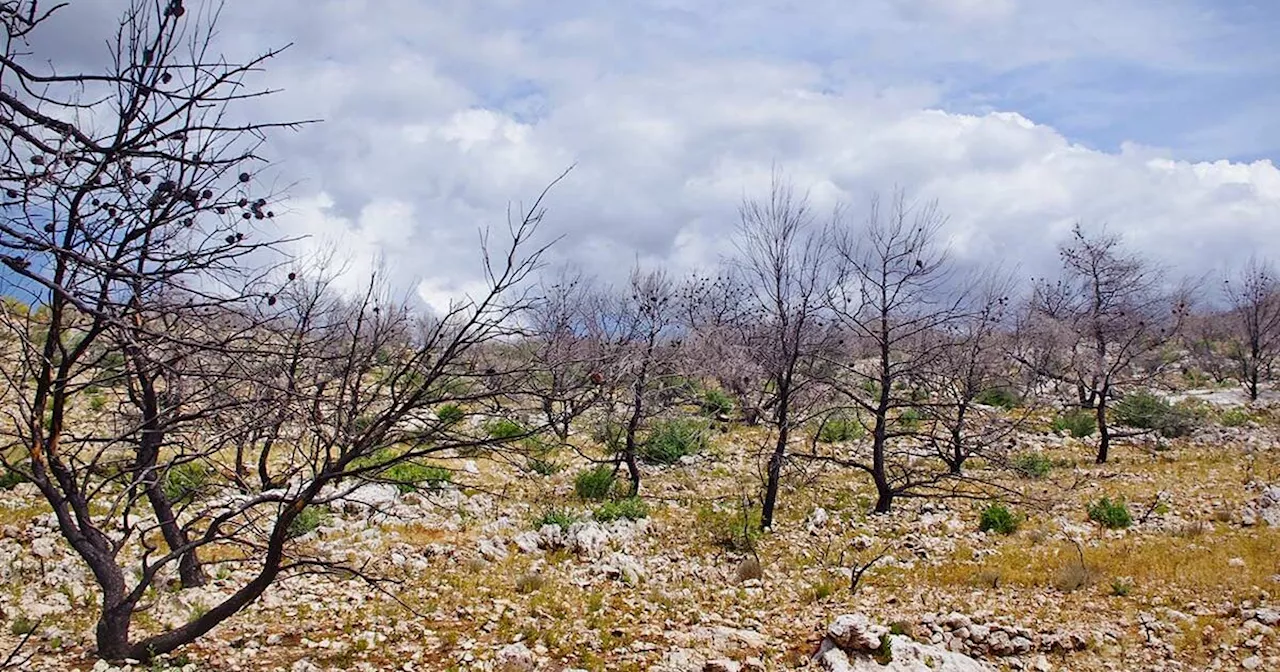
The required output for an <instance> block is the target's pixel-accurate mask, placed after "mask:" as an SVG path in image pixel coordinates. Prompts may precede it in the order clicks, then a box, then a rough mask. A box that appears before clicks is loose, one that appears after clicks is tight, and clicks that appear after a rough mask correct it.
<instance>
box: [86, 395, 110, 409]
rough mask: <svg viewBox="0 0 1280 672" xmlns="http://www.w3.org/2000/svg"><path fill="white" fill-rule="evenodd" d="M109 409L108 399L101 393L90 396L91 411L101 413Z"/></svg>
mask: <svg viewBox="0 0 1280 672" xmlns="http://www.w3.org/2000/svg"><path fill="white" fill-rule="evenodd" d="M106 407H107V397H106V396H105V395H103V394H102V393H100V392H95V393H93V394H90V395H89V410H91V411H94V412H100V411H102V410H103V409H105V408H106Z"/></svg>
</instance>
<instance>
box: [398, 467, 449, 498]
mask: <svg viewBox="0 0 1280 672" xmlns="http://www.w3.org/2000/svg"><path fill="white" fill-rule="evenodd" d="M381 478H382V479H384V480H386V481H388V482H390V483H392V484H393V485H395V486H396V488H397V489H398V490H400V492H416V491H418V490H422V489H428V490H438V489H440V488H442V487H444V486H445V485H447V484H449V483H452V482H453V472H452V471H450V470H448V469H446V468H444V467H441V466H437V465H433V464H423V463H420V462H397V463H395V464H393V465H392V466H391V467H390V468H388V469H387V470H386V471H383V472H382V475H381Z"/></svg>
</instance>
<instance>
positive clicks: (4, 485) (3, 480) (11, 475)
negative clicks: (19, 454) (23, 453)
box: [0, 467, 28, 490]
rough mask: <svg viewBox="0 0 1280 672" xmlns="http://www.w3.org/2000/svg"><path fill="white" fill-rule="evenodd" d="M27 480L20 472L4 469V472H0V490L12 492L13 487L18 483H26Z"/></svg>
mask: <svg viewBox="0 0 1280 672" xmlns="http://www.w3.org/2000/svg"><path fill="white" fill-rule="evenodd" d="M27 480H28V479H27V477H26V476H24V475H22V472H20V471H18V470H16V469H10V468H7V467H5V468H4V471H3V472H0V490H12V489H13V488H14V486H16V485H18V484H19V483H26V482H27Z"/></svg>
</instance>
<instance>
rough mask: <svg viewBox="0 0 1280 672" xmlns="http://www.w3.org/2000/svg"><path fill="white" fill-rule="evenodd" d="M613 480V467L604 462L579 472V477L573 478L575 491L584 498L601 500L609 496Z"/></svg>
mask: <svg viewBox="0 0 1280 672" xmlns="http://www.w3.org/2000/svg"><path fill="white" fill-rule="evenodd" d="M613 481H614V470H613V467H612V466H611V465H608V464H602V465H600V466H598V467H594V468H592V469H588V470H586V471H584V472H582V473H580V474H578V477H577V478H575V479H573V491H574V492H576V493H578V497H580V498H582V499H586V500H590V501H595V502H600V501H604V500H605V499H607V498H608V497H609V492H610V491H611V490H613Z"/></svg>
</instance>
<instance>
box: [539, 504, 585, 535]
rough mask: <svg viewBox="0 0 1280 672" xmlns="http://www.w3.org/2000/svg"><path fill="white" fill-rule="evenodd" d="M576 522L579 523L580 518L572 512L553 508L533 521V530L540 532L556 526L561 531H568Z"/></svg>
mask: <svg viewBox="0 0 1280 672" xmlns="http://www.w3.org/2000/svg"><path fill="white" fill-rule="evenodd" d="M576 522H578V516H577V515H575V514H574V513H573V512H572V511H569V510H568V509H554V508H553V509H547V510H546V511H544V512H542V515H541V516H538V518H537V519H536V520H534V521H533V529H535V530H538V529H542V528H543V527H544V526H547V525H555V526H556V527H559V528H560V529H563V530H567V529H569V526H570V525H573V524H574V523H576Z"/></svg>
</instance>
